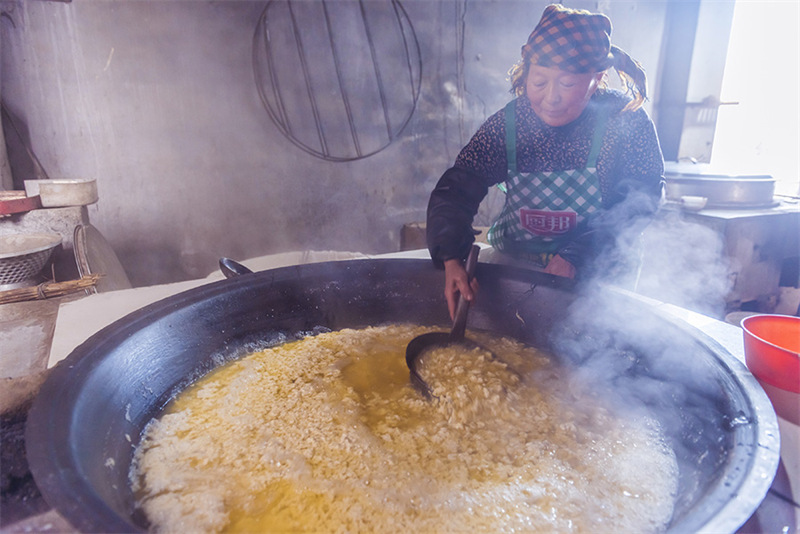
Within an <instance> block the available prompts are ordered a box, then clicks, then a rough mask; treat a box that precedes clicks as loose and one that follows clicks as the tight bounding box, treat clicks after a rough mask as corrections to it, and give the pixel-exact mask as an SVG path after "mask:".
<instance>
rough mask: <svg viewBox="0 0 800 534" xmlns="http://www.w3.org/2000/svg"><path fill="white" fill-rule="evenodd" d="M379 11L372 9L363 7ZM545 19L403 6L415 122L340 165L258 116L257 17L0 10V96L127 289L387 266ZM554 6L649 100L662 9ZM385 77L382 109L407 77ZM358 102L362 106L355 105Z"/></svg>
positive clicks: (179, 6)
mask: <svg viewBox="0 0 800 534" xmlns="http://www.w3.org/2000/svg"><path fill="white" fill-rule="evenodd" d="M310 1H311V0H307V1H306V0H293V2H294V3H296V4H307V3H308V2H310ZM378 1H380V2H384V3H386V4H388V0H367V2H366V4H367V5H368V7H369V6H370V5H372V4H374V3H375V2H378ZM344 2H345V0H337V1H331V0H329V2H328V3H327V6H328V7H329V8H330V9H331V10H334V11H336V10H338V9H345V7H344V6H345V5H346V4H344ZM284 3H285V0H284ZM547 3H548V2H540V1H511V0H493V1H492V0H469V1H468V0H459V1H450V0H442V1H437V0H402V5H403V7H404V8H405V11H406V13H407V16H408V20H409V21H410V23H411V25H412V26H413V29H414V31H415V34H416V38H417V40H418V43H419V53H420V57H421V61H422V68H421V72H420V74H419V76H420V79H421V85H420V91H419V98H418V101H417V103H416V108H415V110H414V114H413V116H412V117H411V120H410V122H409V123H408V125H407V126H406V128H405V129H404V130H403V132H402V134H401V135H400V136H399V137H398V138H396V139H394V140H393V141H392V142H391V144H389V145H388V147H386V148H385V149H383V150H381V151H379V152H377V153H376V154H374V155H372V156H370V157H366V158H362V159H357V160H353V161H344V162H333V161H329V160H326V159H322V158H319V157H315V156H314V155H311V154H309V153H307V152H304V151H303V150H300V149H299V148H298V147H297V146H296V145H295V144H293V143H292V142H291V141H290V140H289V139H287V137H286V136H284V135H283V133H281V131H280V129H279V128H278V127H276V125H275V124H274V123H273V122H272V120H271V119H270V117H269V115H268V114H267V112H266V109H265V107H264V105H263V103H262V101H261V98H260V96H259V91H258V89H257V85H256V81H255V77H254V73H253V37H254V32H255V29H256V26H257V24H258V22H259V18H260V17H261V15H262V13H263V12H264V9H265V6H266V5H267V3H266V2H251V1H238V0H226V1H206V0H141V1H133V0H73V1H72V2H71V3H63V2H54V1H45V0H33V1H22V0H18V1H9V0H6V1H0V8H1V9H2V17H0V28H2V71H0V74H1V75H2V79H1V80H0V81H1V82H2V83H1V85H0V94H2V98H3V102H4V105H5V107H6V108H7V110H8V112H9V114H10V115H11V116H12V117H13V119H14V122H15V124H16V126H17V127H18V129H19V130H20V131H22V132H23V137H25V138H26V139H25V141H26V142H27V143H29V145H30V147H31V148H32V150H33V152H34V153H35V154H36V156H37V158H38V160H39V161H40V162H41V164H42V166H43V167H44V169H45V170H46V172H47V174H48V176H49V177H50V178H96V179H97V183H98V189H99V194H100V201H99V202H98V203H97V204H96V205H93V206H92V207H91V208H90V219H91V221H92V222H93V224H95V226H97V227H98V228H99V229H100V230H101V231H102V232H103V234H104V235H105V237H106V238H107V240H108V241H109V242H110V243H111V244H112V246H113V247H114V249H115V250H116V251H117V254H118V256H119V257H120V259H121V260H122V261H123V263H124V264H125V266H126V269H127V270H128V273H129V276H130V278H131V281H132V282H133V283H134V285H149V284H154V283H163V282H169V281H177V280H182V279H187V278H194V277H198V276H204V275H206V274H207V273H209V272H210V271H212V270H213V269H215V266H216V262H217V259H218V258H219V257H220V256H230V257H233V258H238V259H245V258H249V257H254V256H259V255H262V254H269V253H277V252H284V251H290V250H304V249H316V250H334V249H335V250H349V251H359V252H365V253H381V252H388V251H393V250H397V249H398V247H399V236H400V229H401V227H402V225H403V224H405V223H409V222H414V221H420V220H424V213H425V207H426V203H427V196H428V194H429V192H430V190H431V189H432V187H433V186H434V184H435V182H436V180H437V179H438V177H439V176H440V175H441V173H442V172H443V171H444V170H445V169H446V168H447V167H448V166H450V165H451V164H452V161H453V159H454V158H455V156H456V154H457V152H458V150H459V149H460V147H461V146H462V145H463V144H464V143H465V142H466V141H467V140H468V139H469V137H470V136H471V134H472V133H473V132H474V130H475V128H477V126H478V125H479V124H480V123H481V122H482V121H483V120H484V119H485V118H486V117H487V116H488V115H490V114H491V113H493V112H494V111H496V110H497V109H498V108H500V107H501V106H502V105H503V104H504V103H505V102H506V101H507V100H508V99H509V98H510V96H509V94H508V92H507V91H508V82H507V80H506V76H507V74H506V73H507V70H508V68H509V67H510V66H511V65H512V64H513V63H514V62H515V61H516V60H517V59H518V57H519V50H520V46H521V45H522V44H523V43H524V42H525V40H526V39H527V36H528V34H529V32H530V31H531V29H532V28H533V26H534V25H535V23H536V22H537V21H538V19H539V17H540V15H541V12H542V10H543V9H544V7H545V5H546V4H547ZM569 5H570V6H573V7H582V8H586V9H592V10H598V9H599V10H602V11H604V12H606V13H608V14H609V15H610V16H611V18H612V20H613V21H614V28H615V29H614V32H615V33H614V36H613V39H612V40H613V42H615V44H618V45H619V46H621V47H622V48H623V49H625V50H627V51H628V52H629V53H630V54H631V55H632V56H633V57H635V58H637V59H638V60H639V61H641V62H642V63H643V64H644V66H645V67H646V68H647V69H648V73H649V75H650V87H651V88H652V87H657V86H658V82H657V70H658V65H659V62H660V60H661V58H660V57H659V56H660V43H661V38H662V32H663V23H662V21H663V13H664V10H665V3H664V2H649V1H638V2H637V1H625V2H607V1H603V2H570V3H569ZM301 22H302V21H301ZM301 25H302V24H301ZM301 35H310V36H311V37H315V36H316V37H319V32H318V31H316V30H314V29H313V28H306V29H303V28H301ZM351 37H352V35H345V36H342V40H343V41H345V42H346V44H347V45H348V46H350V45H352V43H351V42H349V41H347V40H348V39H349V38H351ZM374 38H375V41H376V43H375V48H376V50H377V53H378V54H379V55H380V54H384V55H383V56H382V57H381V58H380V60H381V62H382V64H391V61H394V60H396V59H397V58H396V57H394V58H393V56H392V51H391V50H388V51H387V50H382V49H381V44H382V43H383V44H386V43H385V42H384V41H385V40H386V39H394V40H395V41H394V42H396V39H397V34H396V33H392V32H390V31H388V30H387V31H385V32H384V31H377V32H375V34H374ZM307 42H311V41H307ZM338 42H339V41H338V40H337V43H338ZM324 44H325V41H324V39H323V40H322V41H320V42H316V43H314V44H313V45H309V50H308V51H309V52H310V55H311V56H313V57H319V56H320V54H323V53H325V47H324V46H323V45H324ZM353 57H355V58H356V59H353ZM363 58H364V56H363V55H362V53H361V52H359V53H358V54H355V55H353V54H351V56H350V57H349V58H348V59H347V63H346V65H345V66H344V67H343V68H344V69H346V71H347V72H348V73H357V72H359V68H361V65H359V64H357V63H356V62H360V61H366V60H365V59H363ZM392 58H393V59H392ZM287 64H288V65H294V66H295V67H296V68H299V66H298V65H297V63H296V61H295V59H293V58H290V57H287V58H283V61H282V65H283V66H284V68H285V67H286V65H287ZM370 67H371V65H364V66H363V72H368V70H369V68H370ZM290 71H291V69H288V71H287V72H290ZM397 71H399V72H397ZM391 72H394V76H396V77H393V75H392V74H384V81H385V83H386V84H387V87H388V89H387V93H388V96H389V98H390V99H391V98H394V96H393V95H394V94H395V93H392V91H393V90H396V89H397V87H401V86H402V84H403V83H404V81H403V80H404V77H407V76H408V74H407V73H405V72H403V70H402V69H396V68H395V69H392V70H391ZM330 79H331V80H333V79H335V78H330ZM292 83H295V82H292ZM304 90H305V87H302V86H297V87H296V88H294V91H295V92H297V93H298V94H299V93H300V92H302V91H304ZM325 94H327V93H324V91H323V93H322V95H323V96H322V100H323V104H322V105H323V106H324V99H325ZM331 98H332V97H331ZM397 98H401V96H398V97H397ZM656 98H657V96H656ZM298 102H299V101H298ZM337 102H338V101H337ZM369 102H370V100H369V99H368V98H367V95H366V94H365V95H364V98H363V99H361V98H356V99H355V102H354V105H355V106H360V107H359V109H362V108H368V109H371V108H372V107H374V105H373V104H370V103H369ZM297 105H299V104H297ZM359 121H361V124H366V119H359ZM338 127H339V128H340V130H339V131H336V130H331V129H330V127H328V132H327V135H328V136H330V138H331V139H342V138H343V137H346V136H347V135H349V132H348V124H347V121H340V122H339V126H338ZM5 130H6V137H7V138H8V137H9V135H10V133H9V132H10V130H9V126H8V124H6V125H5ZM9 146H13V143H12V142H11V140H9ZM26 157H27V156H26V154H24V153H23V151H22V150H20V149H19V148H18V149H16V150H14V151H13V153H10V154H9V159H10V161H11V167H12V171H13V173H14V181H15V187H16V188H22V180H24V179H29V178H35V177H36V176H33V174H34V172H35V171H34V169H33V166H32V165H31V163H30V162H29V161H26Z"/></svg>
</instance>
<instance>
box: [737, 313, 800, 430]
mask: <svg viewBox="0 0 800 534" xmlns="http://www.w3.org/2000/svg"><path fill="white" fill-rule="evenodd" d="M742 329H743V330H744V356H745V362H746V363H747V368H748V369H750V372H751V373H753V375H754V376H755V377H756V379H758V381H759V383H760V384H761V386H762V387H763V388H764V391H765V392H766V393H767V396H768V397H769V398H770V400H771V401H772V405H773V406H774V408H775V412H776V413H777V414H778V415H779V416H780V417H782V418H783V419H786V420H787V421H790V422H792V423H794V424H796V425H800V317H793V316H789V315H753V316H750V317H746V318H744V319H742Z"/></svg>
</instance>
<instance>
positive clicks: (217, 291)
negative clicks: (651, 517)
mask: <svg viewBox="0 0 800 534" xmlns="http://www.w3.org/2000/svg"><path fill="white" fill-rule="evenodd" d="M476 277H477V278H478V279H479V280H480V282H481V295H480V298H479V299H478V301H477V302H476V303H475V305H474V306H473V308H472V309H471V313H470V323H471V324H470V327H471V328H480V329H486V330H490V331H493V332H496V333H498V334H502V335H510V336H514V337H516V338H518V339H520V340H522V341H524V342H526V343H530V344H532V345H535V346H541V347H543V348H546V349H550V350H556V351H557V352H558V353H559V354H560V356H561V357H563V358H564V361H565V363H567V364H575V363H578V362H581V361H583V362H585V361H589V362H591V361H593V360H594V359H596V358H597V357H598V354H599V353H601V352H602V353H606V354H611V356H612V357H613V358H612V361H613V362H614V364H613V366H612V368H613V369H614V374H615V376H612V377H611V379H610V382H609V383H610V384H612V385H613V387H615V388H616V387H620V388H622V387H628V386H629V385H635V384H637V383H639V384H641V382H637V380H643V381H644V382H645V384H646V385H645V386H643V387H635V386H634V387H632V388H631V392H632V393H631V395H632V402H639V403H642V404H646V405H647V406H649V407H650V408H651V409H652V410H653V411H654V412H655V413H656V414H657V416H658V417H659V419H660V420H661V421H662V423H663V424H664V425H668V427H671V428H673V429H674V431H673V432H672V434H671V438H670V439H671V445H672V446H673V448H674V450H675V452H676V455H677V458H678V462H679V466H680V476H679V478H680V480H679V493H678V496H677V503H676V507H675V515H674V517H673V519H672V521H671V523H670V525H669V529H670V531H674V532H689V531H701V530H705V531H714V532H734V531H735V530H736V529H737V528H738V527H739V526H740V525H741V524H743V523H744V522H745V521H746V520H747V518H748V517H749V516H750V515H751V514H752V513H753V511H754V510H755V509H756V508H757V507H758V505H759V503H760V502H761V500H762V499H763V497H764V495H765V494H766V492H767V490H768V488H769V486H770V483H771V481H772V478H773V476H774V474H775V470H776V469H777V465H778V456H779V451H778V448H779V444H778V431H777V420H776V417H775V413H774V411H773V410H772V408H771V406H770V404H769V401H768V399H767V398H766V396H765V395H764V392H763V390H761V389H760V388H759V386H758V385H757V383H756V381H755V379H754V378H753V377H752V375H750V374H749V373H748V372H747V370H746V368H745V367H744V365H743V364H742V363H741V362H739V361H738V360H737V359H736V358H734V357H733V356H732V355H731V354H730V353H728V352H727V351H725V350H724V349H723V348H722V347H721V346H720V345H719V344H717V343H716V342H715V341H714V340H713V339H711V338H709V337H707V336H705V335H704V334H702V333H701V332H699V331H698V330H696V329H694V328H693V327H691V326H689V325H688V324H686V323H685V322H683V321H681V320H678V319H675V318H674V317H672V316H669V315H668V314H667V313H665V312H663V311H662V310H661V308H658V307H654V306H652V305H650V304H647V303H644V302H642V301H640V300H639V299H636V298H633V297H630V296H627V295H624V294H619V295H613V298H612V300H614V301H615V304H622V305H623V307H622V308H621V309H622V310H624V311H621V312H614V313H608V312H607V311H606V310H605V309H600V308H599V306H600V303H599V301H598V300H597V299H593V298H587V297H584V296H582V295H581V294H580V293H579V292H577V291H575V287H574V286H573V285H572V284H571V283H569V281H567V280H565V279H558V278H556V277H551V276H549V275H545V274H541V273H532V272H529V271H524V270H519V269H514V268H511V267H505V266H499V265H487V264H480V265H479V266H478V269H477V273H476ZM441 284H442V274H441V272H440V271H436V270H435V269H434V268H433V266H432V265H431V263H430V262H429V261H424V260H394V259H393V260H363V261H347V262H332V263H321V264H310V265H304V266H297V267H286V268H281V269H275V270H271V271H264V272H260V273H256V274H251V275H243V276H239V277H236V278H233V279H229V280H223V281H220V282H215V283H211V284H208V285H205V286H202V287H199V288H196V289H193V290H190V291H187V292H184V293H181V294H178V295H175V296H173V297H170V298H167V299H165V300H162V301H159V302H157V303H155V304H152V305H150V306H147V307H145V308H143V309H141V310H138V311H136V312H134V313H132V314H130V315H128V316H127V317H125V318H123V319H121V320H119V321H117V322H116V323H114V324H112V325H110V326H109V327H107V328H105V329H103V330H101V331H100V332H98V333H97V334H95V335H94V336H92V337H91V338H90V339H89V340H87V341H86V342H85V343H83V344H82V345H80V346H79V347H78V348H76V349H75V351H74V352H73V353H72V354H71V355H70V356H69V357H68V358H66V359H65V360H64V361H62V362H61V363H60V364H59V365H57V366H56V367H55V368H54V369H53V370H52V372H51V374H50V376H49V378H48V380H47V381H46V382H45V384H44V385H43V387H42V389H41V391H40V393H39V395H38V397H37V398H36V400H35V402H34V405H33V407H32V409H31V411H30V414H29V417H28V427H27V433H26V441H27V454H28V461H29V463H30V467H31V471H32V473H33V475H34V477H35V480H36V483H37V485H38V486H39V488H40V490H41V492H42V494H43V495H44V497H45V499H46V500H47V501H48V503H49V504H50V505H52V506H53V507H54V508H55V509H56V510H57V511H58V512H59V513H60V514H61V515H63V516H64V517H65V518H66V519H67V520H69V521H70V523H72V524H73V525H74V526H75V527H76V528H78V529H79V530H81V531H103V532H133V531H140V530H144V529H146V528H147V522H146V519H145V518H144V517H142V516H141V514H140V513H139V512H138V511H137V510H136V508H135V505H134V496H133V494H132V492H131V490H130V487H129V484H128V472H129V469H130V465H131V460H132V456H133V451H134V448H135V447H136V445H137V443H138V441H139V439H140V434H141V432H142V429H143V428H144V426H145V425H146V424H147V422H148V421H150V419H151V418H153V417H155V416H157V415H158V414H159V412H160V411H161V410H162V409H163V407H164V405H165V404H166V403H167V402H168V401H169V400H170V399H171V398H172V397H173V396H174V395H175V394H176V393H177V392H179V391H181V390H182V389H184V388H185V387H186V386H187V385H188V384H190V383H191V382H193V381H194V380H196V379H197V378H198V377H200V376H201V375H203V374H205V373H206V372H208V371H209V370H210V369H212V368H214V367H216V366H218V365H220V364H222V363H224V362H225V361H226V360H229V359H232V358H236V357H239V356H242V355H244V354H246V353H249V352H252V351H253V350H256V349H259V348H263V347H265V346H268V345H270V344H276V343H281V342H283V341H285V340H287V339H290V338H293V337H296V336H302V335H307V334H308V333H311V332H314V331H315V330H319V329H320V328H323V329H327V328H330V329H339V328H343V327H362V326H368V325H377V324H381V323H386V322H402V321H414V322H418V323H420V324H428V325H437V326H440V327H442V328H445V327H446V326H445V325H447V324H448V314H447V309H446V306H445V304H444V299H443V298H442V297H441ZM645 317H647V318H650V319H651V321H650V326H644V324H643V323H642V319H643V318H645ZM587 319H588V322H587ZM565 341H566V343H565ZM654 347H655V348H654ZM578 348H580V350H578ZM587 348H588V349H589V350H585V349H587ZM676 356H677V357H676Z"/></svg>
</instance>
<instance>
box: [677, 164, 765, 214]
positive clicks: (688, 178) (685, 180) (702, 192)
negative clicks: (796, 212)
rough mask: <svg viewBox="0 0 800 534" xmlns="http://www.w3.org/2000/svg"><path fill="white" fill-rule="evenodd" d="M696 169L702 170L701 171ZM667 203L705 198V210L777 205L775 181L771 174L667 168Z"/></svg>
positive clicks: (680, 166)
mask: <svg viewBox="0 0 800 534" xmlns="http://www.w3.org/2000/svg"><path fill="white" fill-rule="evenodd" d="M697 167H700V168H699V169H698V168H697ZM664 178H665V186H664V191H665V194H666V198H667V200H671V201H674V202H682V201H683V199H685V198H687V197H688V198H692V197H695V198H705V199H707V201H706V203H705V207H706V208H740V209H742V208H766V207H771V206H775V205H776V204H777V202H776V201H775V198H774V196H775V179H774V178H773V177H772V176H769V175H766V174H765V175H760V174H759V175H733V174H721V173H717V172H712V171H710V170H707V169H705V168H704V167H703V166H701V165H689V166H682V165H676V166H673V167H669V166H668V167H667V168H666V172H665V174H664Z"/></svg>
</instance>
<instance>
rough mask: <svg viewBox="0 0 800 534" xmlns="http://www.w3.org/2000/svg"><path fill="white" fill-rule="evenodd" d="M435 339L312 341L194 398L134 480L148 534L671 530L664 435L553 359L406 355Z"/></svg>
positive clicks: (501, 354) (157, 435)
mask: <svg viewBox="0 0 800 534" xmlns="http://www.w3.org/2000/svg"><path fill="white" fill-rule="evenodd" d="M430 330H431V329H430V328H426V327H420V326H415V325H389V326H381V327H372V328H366V329H362V330H349V329H348V330H341V331H336V332H330V333H324V334H320V335H317V336H314V337H308V338H305V339H302V340H300V341H296V342H292V343H287V344H285V345H281V346H277V347H274V348H270V349H267V350H264V351H262V352H257V353H254V354H251V355H248V356H246V357H244V358H242V359H240V360H237V361H234V362H231V363H229V364H227V365H225V366H223V367H221V368H219V369H217V370H215V371H213V372H211V373H210V374H209V375H208V376H206V377H204V378H203V379H201V380H200V381H198V382H197V383H196V384H194V385H193V386H191V387H190V388H188V389H187V390H186V391H184V392H182V393H181V394H180V395H179V396H178V397H177V398H176V399H175V400H174V401H173V402H172V403H171V404H170V405H169V406H168V407H167V409H166V410H165V411H164V413H163V414H162V415H161V417H160V418H159V419H156V420H153V421H152V422H151V423H150V424H149V425H148V427H147V428H146V429H145V434H144V437H143V440H142V442H141V444H140V445H139V447H138V448H137V451H136V454H135V458H134V465H133V468H132V472H131V481H132V485H133V489H134V491H135V492H136V494H137V495H138V497H139V505H140V506H141V508H142V509H143V510H144V512H145V514H146V515H147V517H148V519H149V520H150V522H151V530H152V531H154V532H182V533H184V532H290V531H291V532H315V533H321V532H325V533H328V532H350V533H352V532H401V531H406V532H426V533H433V532H468V531H470V532H476V531H477V532H512V531H523V532H547V533H550V532H591V533H594V532H637V533H641V532H659V531H662V530H664V528H665V526H666V524H667V523H668V522H669V520H670V518H671V515H672V510H673V504H674V499H675V493H676V491H677V469H678V468H677V463H676V459H675V456H674V453H673V451H672V450H671V449H670V448H669V447H668V446H667V445H666V442H665V437H664V435H663V432H662V430H661V428H660V427H659V425H658V423H657V422H656V421H655V420H654V419H652V418H650V417H646V416H643V415H642V414H641V412H640V411H637V412H636V415H634V414H633V413H626V414H622V413H619V411H618V410H612V409H611V407H610V406H608V403H607V402H604V401H603V399H602V398H601V397H600V396H599V395H597V394H596V393H595V392H593V389H592V388H591V385H590V384H583V383H581V380H580V379H578V378H576V377H574V376H570V375H569V374H567V371H565V370H564V369H563V368H561V367H559V366H557V365H556V364H554V363H553V362H552V360H551V359H550V358H549V357H548V356H547V355H546V354H544V353H542V352H540V351H537V350H536V349H533V348H531V347H528V346H525V345H523V344H521V343H519V342H517V341H514V340H511V339H506V338H499V337H496V336H491V335H489V334H486V333H483V332H472V331H470V332H468V333H467V335H468V337H470V338H471V339H473V340H475V341H477V342H478V343H480V344H481V346H483V347H487V348H490V350H491V351H492V352H493V353H494V354H495V355H496V356H497V358H492V356H491V354H490V353H488V352H486V351H485V350H480V349H475V350H466V349H463V348H461V347H447V348H442V349H436V350H431V351H428V352H426V353H425V354H424V356H423V357H422V359H421V360H420V373H421V374H422V376H423V377H424V378H425V380H426V381H427V382H428V383H429V384H430V385H431V387H432V388H433V392H434V394H435V395H436V398H434V399H432V400H430V401H429V400H426V399H425V398H424V397H423V396H422V395H421V394H420V393H419V392H418V391H417V390H415V389H414V388H413V387H412V386H411V385H410V381H409V375H408V368H407V367H406V364H405V347H406V345H407V344H408V342H409V341H410V340H411V339H412V338H414V337H415V336H417V335H420V334H422V333H425V332H428V331H430Z"/></svg>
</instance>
